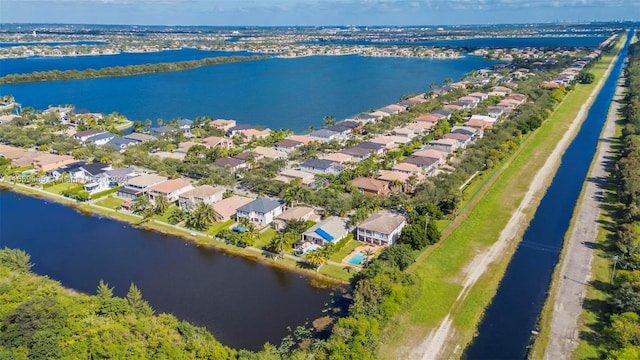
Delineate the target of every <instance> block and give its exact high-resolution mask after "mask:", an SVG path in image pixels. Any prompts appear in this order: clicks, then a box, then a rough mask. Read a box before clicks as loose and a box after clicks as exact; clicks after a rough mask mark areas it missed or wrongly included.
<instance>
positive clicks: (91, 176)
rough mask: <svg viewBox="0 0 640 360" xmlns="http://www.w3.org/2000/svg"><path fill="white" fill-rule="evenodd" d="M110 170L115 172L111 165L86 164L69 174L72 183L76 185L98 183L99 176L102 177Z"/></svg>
mask: <svg viewBox="0 0 640 360" xmlns="http://www.w3.org/2000/svg"><path fill="white" fill-rule="evenodd" d="M109 170H113V167H112V166H111V164H103V163H99V162H98V163H92V164H85V165H83V166H80V167H78V168H76V169H74V170H70V171H69V172H68V174H69V177H70V178H71V182H75V183H90V182H94V181H97V177H98V175H101V174H103V173H105V172H107V171H109Z"/></svg>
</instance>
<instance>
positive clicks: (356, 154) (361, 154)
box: [339, 146, 375, 161]
mask: <svg viewBox="0 0 640 360" xmlns="http://www.w3.org/2000/svg"><path fill="white" fill-rule="evenodd" d="M339 153H340V154H344V155H346V156H349V157H351V159H352V160H353V161H362V160H364V159H367V158H369V157H370V156H371V154H373V153H375V150H372V149H365V148H361V147H359V146H353V147H350V148H346V149H342V150H340V152H339Z"/></svg>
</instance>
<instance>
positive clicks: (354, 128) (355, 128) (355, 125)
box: [336, 120, 362, 132]
mask: <svg viewBox="0 0 640 360" xmlns="http://www.w3.org/2000/svg"><path fill="white" fill-rule="evenodd" d="M336 125H339V126H342V127H347V128H349V129H351V132H359V129H360V128H361V127H362V124H361V123H359V122H358V121H355V120H342V121H340V122H337V123H336Z"/></svg>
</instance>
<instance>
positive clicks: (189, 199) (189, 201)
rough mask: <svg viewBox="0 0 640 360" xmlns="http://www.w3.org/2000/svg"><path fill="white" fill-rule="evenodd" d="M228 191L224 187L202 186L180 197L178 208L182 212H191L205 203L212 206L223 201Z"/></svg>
mask: <svg viewBox="0 0 640 360" xmlns="http://www.w3.org/2000/svg"><path fill="white" fill-rule="evenodd" d="M225 191H226V189H225V188H223V187H222V186H215V187H214V186H211V185H200V186H196V187H194V188H193V189H191V190H189V191H187V192H184V193H182V194H180V195H179V196H178V206H180V209H182V211H191V210H193V209H195V208H196V206H198V204H201V203H204V204H207V205H211V204H213V203H214V202H216V201H220V200H222V196H223V195H224V193H225Z"/></svg>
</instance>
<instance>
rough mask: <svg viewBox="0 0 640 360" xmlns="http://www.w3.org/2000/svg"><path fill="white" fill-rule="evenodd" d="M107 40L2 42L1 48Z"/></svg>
mask: <svg viewBox="0 0 640 360" xmlns="http://www.w3.org/2000/svg"><path fill="white" fill-rule="evenodd" d="M107 44H108V42H106V41H34V42H0V48H4V47H14V46H43V45H44V46H60V45H107Z"/></svg>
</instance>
